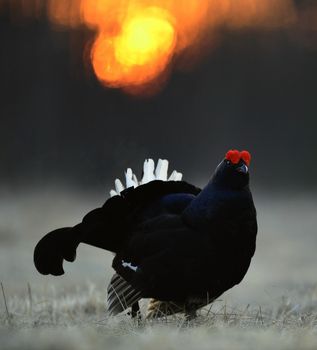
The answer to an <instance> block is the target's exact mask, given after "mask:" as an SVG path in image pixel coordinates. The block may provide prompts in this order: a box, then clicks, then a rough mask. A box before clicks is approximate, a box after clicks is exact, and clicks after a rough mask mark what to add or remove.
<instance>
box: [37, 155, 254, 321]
mask: <svg viewBox="0 0 317 350" xmlns="http://www.w3.org/2000/svg"><path fill="white" fill-rule="evenodd" d="M239 154H240V153H239ZM248 163H249V160H248V159H246V158H245V157H238V159H235V158H234V157H233V158H232V157H231V158H230V156H227V157H226V158H225V159H224V160H223V161H222V162H221V163H220V164H219V166H218V167H217V169H216V171H215V173H214V175H213V177H212V178H211V180H210V181H209V183H208V184H207V186H206V187H205V188H204V189H203V190H200V189H199V188H197V187H195V186H193V185H190V184H188V183H187V182H184V181H167V182H166V181H159V180H155V181H151V182H149V183H147V184H144V185H141V186H139V187H137V188H128V189H126V190H124V191H123V192H121V193H120V195H118V196H114V197H112V198H110V199H108V200H107V201H106V203H105V204H104V205H103V206H102V207H101V208H98V209H95V210H93V211H91V212H90V213H88V214H87V215H86V216H85V217H84V219H83V221H82V222H81V223H80V224H78V225H76V226H74V227H72V228H64V229H59V230H56V231H53V232H51V233H49V234H48V235H46V236H44V237H43V238H42V240H41V241H40V242H39V243H38V245H37V246H36V248H35V252H34V262H35V266H36V268H37V269H38V271H39V272H41V273H43V274H53V275H60V274H62V273H63V268H62V264H63V259H66V260H68V261H73V260H74V258H75V252H76V248H77V246H78V244H79V243H87V244H90V245H93V246H96V247H100V248H103V249H106V250H110V251H112V252H114V253H115V257H114V260H113V264H112V266H113V268H114V270H115V271H116V273H117V277H116V276H114V278H113V280H112V283H110V287H109V289H108V293H109V294H110V295H111V296H112V297H111V298H110V299H109V301H110V304H111V305H112V307H110V311H112V312H113V313H117V312H120V311H122V310H124V309H125V308H126V307H128V306H132V305H134V304H135V303H136V302H137V301H138V300H139V299H140V298H154V299H156V300H159V301H162V302H164V301H165V302H173V303H174V304H177V305H183V306H184V309H185V311H186V312H187V314H190V313H191V312H193V310H195V309H197V308H199V307H201V306H203V305H206V304H207V303H209V302H211V301H213V300H214V299H215V298H217V297H219V296H220V295H221V294H222V293H223V292H225V291H226V290H228V289H229V288H231V287H233V286H234V285H236V284H238V283H240V281H241V280H242V279H243V277H244V275H245V274H246V272H247V270H248V268H249V265H250V262H251V258H252V256H253V254H254V252H255V244H256V234H257V221H256V210H255V207H254V204H253V199H252V195H251V192H250V189H249V173H248V166H247V165H248ZM115 284H116V285H120V290H118V292H114V285H115ZM111 291H112V292H111ZM120 291H121V292H122V293H121V292H120ZM120 293H121V294H120ZM124 293H125V296H124ZM121 296H123V299H122V298H121ZM115 299H117V302H114V300H115ZM126 299H128V300H126ZM122 300H123V302H122ZM119 304H120V306H119ZM178 310H179V309H178Z"/></svg>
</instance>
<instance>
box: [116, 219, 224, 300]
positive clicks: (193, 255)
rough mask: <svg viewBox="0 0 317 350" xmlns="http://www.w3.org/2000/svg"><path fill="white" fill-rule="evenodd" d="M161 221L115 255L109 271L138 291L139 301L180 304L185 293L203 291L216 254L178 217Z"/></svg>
mask: <svg viewBox="0 0 317 350" xmlns="http://www.w3.org/2000/svg"><path fill="white" fill-rule="evenodd" d="M165 220H166V222H165V225H164V223H163V221H164V218H162V223H161V224H160V225H158V223H157V220H156V223H155V226H156V228H153V227H152V228H151V227H146V228H145V229H144V230H140V231H139V232H136V233H135V234H134V235H133V237H132V239H131V240H130V241H129V244H128V245H127V246H126V248H125V249H123V251H122V252H120V253H119V254H117V255H116V257H115V259H114V261H113V267H114V269H115V270H116V271H117V273H118V274H119V275H121V276H122V277H123V278H124V279H125V280H126V281H128V282H129V283H130V284H131V285H132V286H133V287H134V288H136V289H138V290H141V291H142V296H143V297H154V298H156V299H159V300H182V299H184V298H186V295H188V293H191V294H195V293H198V292H200V291H202V290H207V286H208V284H210V273H211V274H212V273H214V271H210V267H211V266H212V265H213V264H214V263H216V261H217V256H218V255H219V254H216V251H215V247H212V245H211V244H210V241H209V237H208V235H207V234H204V233H199V232H195V231H193V230H191V229H190V228H189V227H186V226H185V225H184V224H182V223H181V222H180V219H179V217H172V218H171V217H168V218H165ZM177 221H178V225H177ZM164 226H165V227H164ZM214 270H215V271H216V270H217V268H216V266H214Z"/></svg>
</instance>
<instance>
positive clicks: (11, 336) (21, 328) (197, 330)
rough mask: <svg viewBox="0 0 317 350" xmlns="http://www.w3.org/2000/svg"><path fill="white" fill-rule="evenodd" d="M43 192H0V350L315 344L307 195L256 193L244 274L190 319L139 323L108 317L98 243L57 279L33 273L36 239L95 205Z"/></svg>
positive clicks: (315, 292)
mask: <svg viewBox="0 0 317 350" xmlns="http://www.w3.org/2000/svg"><path fill="white" fill-rule="evenodd" d="M47 198H50V199H51V198H52V193H47V196H44V198H43V193H41V195H40V196H36V195H34V194H32V196H31V195H28V196H21V197H18V198H17V197H16V196H15V197H14V196H8V197H5V196H2V201H1V202H2V205H1V203H0V207H1V208H2V209H3V210H1V211H0V243H1V246H0V266H1V267H0V281H2V283H3V291H4V294H3V293H2V290H0V348H1V350H5V349H30V350H32V349H41V350H42V349H43V350H46V349H50V350H51V349H66V350H68V349H69V350H71V349H76V350H81V349H88V348H94V349H106V348H108V349H125V348H129V349H131V350H134V349H138V350H139V349H140V350H142V349H149V348H151V349H153V350H156V349H171V350H173V349H183V350H189V349H198V350H199V349H255V348H256V349H257V350H260V349H268V348H274V349H294V350H295V349H296V350H297V349H316V348H317V278H316V266H317V255H316V253H315V249H316V244H317V235H316V232H315V227H316V223H317V218H316V215H315V213H316V208H317V203H316V201H315V199H314V198H313V197H311V198H307V197H305V198H299V199H298V198H297V199H295V197H294V198H286V199H285V198H277V197H276V198H275V199H274V200H272V199H269V200H266V199H265V197H263V198H262V199H261V200H260V201H259V200H258V211H259V223H260V232H259V240H258V248H257V253H256V256H255V258H254V261H253V263H252V266H251V269H250V271H249V273H248V275H247V277H246V279H245V280H244V281H243V283H242V284H241V285H240V286H238V287H236V288H234V289H232V290H231V291H229V292H228V293H226V294H225V295H223V296H222V297H221V299H220V300H217V301H216V302H215V303H214V304H213V305H212V306H211V307H206V308H204V309H203V310H201V312H200V315H199V317H198V318H197V319H196V320H194V321H193V322H191V323H185V322H184V319H183V317H182V316H181V315H176V316H172V317H163V318H161V319H160V320H155V321H150V320H147V321H141V322H136V321H133V320H131V319H130V318H129V316H127V315H120V316H118V317H108V316H107V314H106V312H105V283H106V282H107V281H109V279H110V277H111V273H112V271H111V269H110V267H109V266H110V261H111V258H112V257H111V255H108V254H105V252H103V251H99V250H96V249H94V248H89V247H81V248H80V249H79V252H78V259H77V262H76V264H67V265H66V266H65V267H66V271H67V273H66V275H65V276H63V277H61V278H53V277H48V276H40V275H38V274H37V273H36V271H35V270H34V268H33V265H32V250H33V247H34V244H35V242H36V241H37V240H38V239H39V237H41V235H42V234H43V233H44V232H45V231H47V230H49V229H50V228H53V227H54V226H56V225H60V226H62V225H65V224H67V223H70V224H72V223H75V222H76V221H77V220H78V219H79V218H80V217H81V216H82V215H83V214H84V213H85V212H86V211H87V210H89V208H92V207H94V206H95V203H98V199H96V198H91V200H89V201H88V200H87V198H86V197H80V196H78V195H76V196H71V195H67V196H66V195H65V196H64V198H63V196H62V195H59V194H57V195H56V197H55V198H54V197H53V198H54V199H55V200H54V201H49V202H48V200H47ZM59 198H60V199H59ZM84 198H86V200H85V199H84ZM65 199H67V200H66V202H65ZM77 203H84V204H83V205H82V206H81V207H79V206H78V204H77ZM65 213H67V214H66V215H65ZM103 266H105V268H104V267H103ZM4 297H5V298H4ZM145 307H146V305H145V303H144V305H143V309H144V308H145Z"/></svg>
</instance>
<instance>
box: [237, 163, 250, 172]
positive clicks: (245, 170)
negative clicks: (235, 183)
mask: <svg viewBox="0 0 317 350" xmlns="http://www.w3.org/2000/svg"><path fill="white" fill-rule="evenodd" d="M237 171H238V172H239V173H243V174H247V173H248V172H249V168H248V167H247V166H246V165H245V164H242V165H241V166H240V167H239V168H237Z"/></svg>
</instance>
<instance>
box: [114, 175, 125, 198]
mask: <svg viewBox="0 0 317 350" xmlns="http://www.w3.org/2000/svg"><path fill="white" fill-rule="evenodd" d="M114 185H115V188H116V191H117V193H118V194H120V192H122V191H124V186H123V185H122V182H121V181H120V180H119V179H115V181H114Z"/></svg>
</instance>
